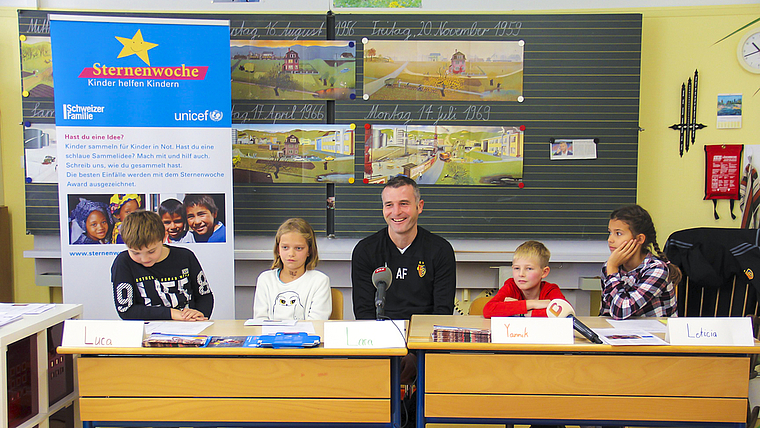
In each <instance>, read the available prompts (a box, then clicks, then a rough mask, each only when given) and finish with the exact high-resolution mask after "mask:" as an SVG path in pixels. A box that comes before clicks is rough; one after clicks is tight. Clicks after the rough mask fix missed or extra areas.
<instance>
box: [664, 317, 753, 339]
mask: <svg viewBox="0 0 760 428" xmlns="http://www.w3.org/2000/svg"><path fill="white" fill-rule="evenodd" d="M667 339H668V340H669V341H670V344H671V345H694V346H754V345H755V339H754V337H753V336H752V320H751V319H750V318H749V317H717V318H687V317H684V318H680V317H677V318H668V336H667Z"/></svg>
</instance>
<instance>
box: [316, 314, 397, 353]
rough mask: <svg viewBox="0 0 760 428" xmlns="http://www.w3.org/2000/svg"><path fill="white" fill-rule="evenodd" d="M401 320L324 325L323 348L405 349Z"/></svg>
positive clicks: (343, 322)
mask: <svg viewBox="0 0 760 428" xmlns="http://www.w3.org/2000/svg"><path fill="white" fill-rule="evenodd" d="M404 324H405V322H404V321H403V320H394V321H390V320H387V321H339V322H326V323H325V324H324V332H325V335H324V336H325V337H324V346H325V348H405V347H406V330H405V327H404Z"/></svg>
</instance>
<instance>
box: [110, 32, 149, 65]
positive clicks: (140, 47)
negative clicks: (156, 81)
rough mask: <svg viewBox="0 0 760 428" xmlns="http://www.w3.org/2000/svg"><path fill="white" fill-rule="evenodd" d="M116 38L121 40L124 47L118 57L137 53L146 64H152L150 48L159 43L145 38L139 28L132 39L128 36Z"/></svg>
mask: <svg viewBox="0 0 760 428" xmlns="http://www.w3.org/2000/svg"><path fill="white" fill-rule="evenodd" d="M116 40H118V41H120V42H121V44H122V45H124V47H123V48H122V49H121V52H119V56H117V57H116V58H124V57H125V56H130V55H137V56H138V57H140V59H141V60H143V61H144V62H145V63H146V64H148V65H150V58H148V49H153V48H155V47H156V46H158V44H156V43H150V42H146V41H144V40H143V37H142V33H141V32H140V30H137V32H136V33H135V35H134V36H132V38H131V39H128V38H126V37H119V36H116Z"/></svg>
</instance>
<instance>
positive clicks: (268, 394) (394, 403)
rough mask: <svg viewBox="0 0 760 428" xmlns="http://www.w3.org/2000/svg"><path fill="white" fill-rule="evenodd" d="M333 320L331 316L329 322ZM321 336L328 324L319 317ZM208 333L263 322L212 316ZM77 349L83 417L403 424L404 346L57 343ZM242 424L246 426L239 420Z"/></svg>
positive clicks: (255, 330)
mask: <svg viewBox="0 0 760 428" xmlns="http://www.w3.org/2000/svg"><path fill="white" fill-rule="evenodd" d="M324 322H330V321H324ZM313 325H314V329H315V330H316V333H317V334H318V335H320V336H322V337H324V336H323V321H313ZM203 334H205V335H215V336H223V335H227V336H236V335H237V336H251V335H258V334H261V327H244V326H243V321H215V322H214V324H213V325H212V326H210V327H209V328H207V329H206V330H204V331H203ZM59 352H61V353H68V354H79V355H80V357H79V358H78V359H77V360H78V379H79V395H80V415H81V418H82V420H83V421H87V423H86V424H85V427H87V426H90V427H93V426H118V425H119V424H120V423H121V424H123V425H132V426H134V425H135V423H138V422H144V423H150V424H147V425H137V426H151V427H155V426H168V425H174V426H176V423H179V422H181V423H182V424H181V425H180V426H199V425H205V426H209V425H210V424H209V423H214V424H217V425H211V426H222V425H223V424H225V423H228V424H229V423H235V425H232V426H242V425H249V426H288V427H291V426H320V425H322V426H326V425H329V426H336V425H338V426H365V427H399V426H400V385H399V377H398V373H399V371H398V366H399V361H400V359H401V357H403V356H404V355H406V353H407V350H406V349H405V348H395V349H394V348H388V349H325V348H324V347H323V345H320V346H319V347H317V348H311V349H265V348H108V349H104V348H98V349H93V348H73V347H69V348H63V347H61V348H59ZM241 424H242V425H241Z"/></svg>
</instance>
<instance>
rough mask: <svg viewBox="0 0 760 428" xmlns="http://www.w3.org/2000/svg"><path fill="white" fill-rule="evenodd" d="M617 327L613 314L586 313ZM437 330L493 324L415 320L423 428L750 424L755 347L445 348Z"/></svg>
mask: <svg viewBox="0 0 760 428" xmlns="http://www.w3.org/2000/svg"><path fill="white" fill-rule="evenodd" d="M580 319H581V320H582V321H583V322H584V323H585V324H586V325H588V326H589V327H592V328H594V327H598V328H610V327H611V326H610V325H609V324H608V323H607V322H606V320H605V319H604V318H592V317H581V318H580ZM434 325H445V326H461V327H475V328H490V320H486V319H484V318H483V317H481V316H464V317H463V316H437V315H414V316H413V317H412V321H411V326H410V329H409V340H408V343H407V346H408V348H409V349H410V350H415V351H416V352H417V357H418V362H417V364H418V371H419V373H418V382H417V426H418V427H422V426H424V423H426V422H427V423H431V422H437V423H473V422H475V423H508V424H510V423H524V424H530V423H535V424H542V423H543V424H572V425H612V424H617V425H634V426H650V425H656V426H662V425H667V426H678V425H684V426H691V427H697V426H700V427H718V426H721V427H744V425H745V422H746V417H747V401H746V400H747V393H748V390H749V361H750V358H749V357H750V354H757V353H760V346H754V347H727V346H720V347H714V346H710V347H694V346H616V347H612V346H609V345H595V344H592V343H590V342H589V341H588V340H586V339H585V338H583V337H581V336H579V335H578V334H577V333H576V339H575V344H573V345H517V344H496V343H440V342H438V343H436V342H433V341H432V339H431V333H432V330H433V326H434Z"/></svg>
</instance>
